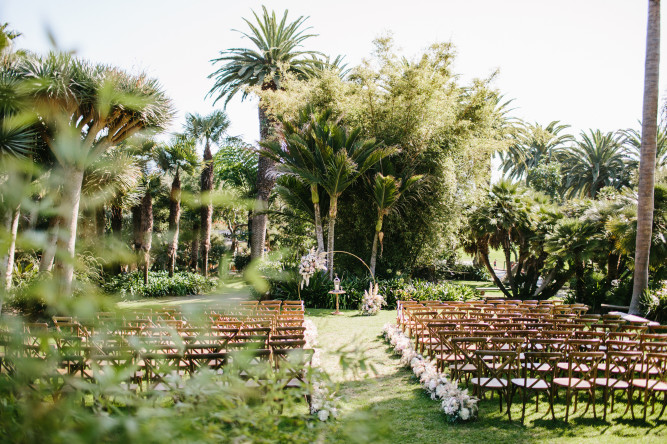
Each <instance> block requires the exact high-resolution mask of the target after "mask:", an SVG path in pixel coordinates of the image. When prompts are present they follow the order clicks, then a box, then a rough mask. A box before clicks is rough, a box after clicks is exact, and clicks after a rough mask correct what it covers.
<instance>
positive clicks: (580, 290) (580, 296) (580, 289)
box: [574, 261, 586, 303]
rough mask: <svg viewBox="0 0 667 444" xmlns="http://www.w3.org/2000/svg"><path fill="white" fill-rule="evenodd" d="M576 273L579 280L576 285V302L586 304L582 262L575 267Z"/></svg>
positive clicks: (578, 262)
mask: <svg viewBox="0 0 667 444" xmlns="http://www.w3.org/2000/svg"><path fill="white" fill-rule="evenodd" d="M574 267H575V268H574V271H575V275H576V279H577V283H576V292H577V293H576V297H575V300H576V302H580V303H581V302H584V293H585V291H586V290H585V287H586V285H585V282H584V264H583V263H582V262H581V261H577V263H576V265H575V266H574Z"/></svg>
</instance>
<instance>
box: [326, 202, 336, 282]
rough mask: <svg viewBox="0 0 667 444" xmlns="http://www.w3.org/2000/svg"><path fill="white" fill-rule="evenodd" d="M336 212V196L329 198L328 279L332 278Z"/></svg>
mask: <svg viewBox="0 0 667 444" xmlns="http://www.w3.org/2000/svg"><path fill="white" fill-rule="evenodd" d="M337 212H338V196H331V199H330V202H329V232H328V233H327V235H328V239H327V250H328V252H327V267H329V279H331V280H333V278H334V253H333V252H334V228H335V226H336V213H337Z"/></svg>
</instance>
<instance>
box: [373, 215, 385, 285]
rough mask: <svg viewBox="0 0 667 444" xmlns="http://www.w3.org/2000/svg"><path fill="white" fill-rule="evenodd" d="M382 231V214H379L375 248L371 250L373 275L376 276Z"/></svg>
mask: <svg viewBox="0 0 667 444" xmlns="http://www.w3.org/2000/svg"><path fill="white" fill-rule="evenodd" d="M381 232H382V214H379V215H378V221H377V224H375V236H374V237H373V249H372V250H371V265H370V269H371V276H373V277H375V263H376V261H377V254H378V241H379V240H380V233H381Z"/></svg>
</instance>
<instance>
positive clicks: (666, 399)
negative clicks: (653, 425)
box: [658, 392, 667, 418]
mask: <svg viewBox="0 0 667 444" xmlns="http://www.w3.org/2000/svg"><path fill="white" fill-rule="evenodd" d="M665 407H667V392H665V395H664V397H663V398H662V410H660V414H659V415H658V418H660V417H662V414H663V413H665Z"/></svg>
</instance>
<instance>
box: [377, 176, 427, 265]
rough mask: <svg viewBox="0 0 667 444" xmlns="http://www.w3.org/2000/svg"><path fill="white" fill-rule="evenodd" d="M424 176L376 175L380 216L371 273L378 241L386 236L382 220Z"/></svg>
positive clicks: (380, 241)
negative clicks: (398, 176) (403, 178)
mask: <svg viewBox="0 0 667 444" xmlns="http://www.w3.org/2000/svg"><path fill="white" fill-rule="evenodd" d="M422 177H423V176H422V175H415V176H409V177H407V178H406V179H405V180H402V179H400V178H396V177H394V176H384V175H383V174H382V173H377V174H376V175H375V179H374V182H373V201H374V203H375V206H376V207H377V211H378V218H377V222H376V223H375V235H374V236H373V249H372V250H371V262H370V269H371V275H373V276H375V264H376V262H377V251H378V242H379V243H380V244H382V240H383V237H384V234H383V233H382V222H383V220H384V218H385V216H387V215H388V214H390V213H391V212H392V211H394V210H396V208H397V204H398V202H399V200H400V198H401V196H403V195H404V194H405V193H406V192H407V191H408V190H409V189H410V188H412V187H413V186H414V185H415V184H416V183H417V182H418V181H419V180H421V178H422Z"/></svg>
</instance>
